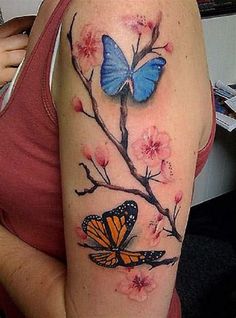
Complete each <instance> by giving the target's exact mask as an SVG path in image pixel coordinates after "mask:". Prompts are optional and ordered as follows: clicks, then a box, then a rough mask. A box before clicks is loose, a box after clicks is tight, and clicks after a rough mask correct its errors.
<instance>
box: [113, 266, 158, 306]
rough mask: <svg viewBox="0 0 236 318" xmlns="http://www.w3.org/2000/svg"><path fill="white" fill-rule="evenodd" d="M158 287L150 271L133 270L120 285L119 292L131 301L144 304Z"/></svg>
mask: <svg viewBox="0 0 236 318" xmlns="http://www.w3.org/2000/svg"><path fill="white" fill-rule="evenodd" d="M156 287H157V285H156V282H155V281H154V278H153V275H152V274H151V273H150V271H148V270H144V269H143V270H137V269H134V270H131V271H130V272H129V273H127V274H126V276H125V279H123V280H122V281H121V282H120V284H119V285H118V288H117V291H118V292H120V293H122V294H125V295H127V296H128V298H129V299H132V300H135V301H138V302H142V301H144V300H146V299H147V298H148V294H149V293H150V292H152V291H153V290H154V289H155V288H156Z"/></svg>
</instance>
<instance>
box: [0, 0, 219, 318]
mask: <svg viewBox="0 0 236 318" xmlns="http://www.w3.org/2000/svg"><path fill="white" fill-rule="evenodd" d="M69 2H70V0H61V1H59V4H58V5H57V7H56V8H55V10H54V12H53V14H52V15H51V17H50V19H49V21H48V23H47V25H46V27H45V29H44V31H43V32H42V34H41V36H40V38H39V40H38V41H37V43H36V45H35V47H34V49H33V51H32V53H31V55H30V56H29V57H28V60H27V62H26V64H25V66H24V68H23V70H22V72H21V74H20V76H19V78H18V81H17V83H16V86H15V89H14V92H13V94H12V96H11V98H10V100H9V102H8V104H7V107H6V108H5V109H4V110H3V111H2V113H1V114H0V136H1V138H0V167H1V173H0V223H1V224H2V225H3V226H5V227H6V228H7V229H8V230H9V231H10V232H12V233H13V234H15V235H16V236H18V237H19V238H20V239H22V240H23V241H25V242H27V243H28V244H30V245H32V246H34V247H35V248H37V249H39V250H41V251H43V252H45V253H47V254H49V255H51V256H53V257H56V258H58V259H60V260H62V261H65V247H64V234H63V217H62V216H63V214H62V194H61V185H60V160H59V142H58V141H59V138H58V123H57V115H56V111H55V108H54V106H53V102H52V97H51V93H50V88H49V73H50V65H51V58H52V54H53V49H54V43H55V39H56V35H57V32H58V29H59V26H60V24H61V20H62V17H63V14H64V11H65V9H66V8H67V6H68V4H69ZM214 131H215V121H214V123H213V128H212V133H211V136H210V139H209V142H208V144H207V145H206V147H205V148H204V149H203V150H202V151H201V152H200V153H199V157H198V163H197V167H196V172H197V173H199V172H200V169H201V168H202V167H203V165H204V164H205V162H206V159H207V156H208V154H209V151H210V148H211V146H212V143H213V139H214ZM0 309H2V310H4V311H5V312H6V316H7V318H21V317H22V316H21V314H20V313H19V312H18V311H17V309H16V307H15V306H14V305H13V304H12V302H11V301H10V299H9V297H8V296H7V295H6V293H5V292H4V290H3V288H1V286H0ZM179 317H181V313H180V302H179V299H178V296H177V294H176V292H174V296H173V298H172V302H171V307H170V313H169V318H179Z"/></svg>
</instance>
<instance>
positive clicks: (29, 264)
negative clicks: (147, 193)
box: [0, 226, 66, 318]
mask: <svg viewBox="0 0 236 318" xmlns="http://www.w3.org/2000/svg"><path fill="white" fill-rule="evenodd" d="M64 282H65V266H64V265H63V264H62V263H60V262H59V261H57V260H55V259H54V258H52V257H49V256H47V255H46V254H44V253H41V252H40V251H38V250H36V249H35V248H33V247H31V246H29V245H27V244H26V243H24V242H23V241H21V240H19V239H18V238H17V237H15V236H14V235H12V234H11V233H9V232H8V231H7V230H6V229H5V228H3V227H2V226H0V283H1V284H2V285H3V286H4V288H5V289H6V291H7V292H8V293H9V295H10V296H11V297H12V299H13V301H14V302H15V303H16V305H17V306H18V307H19V308H20V310H21V311H22V313H24V315H25V316H26V317H28V318H45V317H47V318H65V317H66V313H65V302H64Z"/></svg>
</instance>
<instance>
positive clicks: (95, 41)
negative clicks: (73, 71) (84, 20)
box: [73, 24, 102, 73]
mask: <svg viewBox="0 0 236 318" xmlns="http://www.w3.org/2000/svg"><path fill="white" fill-rule="evenodd" d="M101 37H102V33H101V32H100V31H98V30H97V29H96V27H94V26H93V25H91V24H86V25H85V26H84V27H83V29H82V31H81V33H80V37H79V40H78V41H77V42H75V44H74V45H73V54H74V56H75V57H76V58H77V59H78V60H79V65H80V67H81V69H82V71H83V72H84V73H86V72H88V71H89V70H90V69H91V68H93V67H95V66H98V65H100V64H101V62H102V41H101Z"/></svg>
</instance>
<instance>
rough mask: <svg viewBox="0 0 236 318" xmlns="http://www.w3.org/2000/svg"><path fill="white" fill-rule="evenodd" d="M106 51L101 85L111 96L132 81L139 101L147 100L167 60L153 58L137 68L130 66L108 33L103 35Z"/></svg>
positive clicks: (131, 87) (135, 97)
mask: <svg viewBox="0 0 236 318" xmlns="http://www.w3.org/2000/svg"><path fill="white" fill-rule="evenodd" d="M102 42H103V47H104V53H103V63H102V67H101V87H102V89H103V91H104V92H105V93H106V94H107V95H109V96H116V95H118V94H119V93H120V92H121V91H122V89H123V87H124V86H125V84H126V83H131V86H130V85H129V86H130V90H131V93H132V96H133V98H134V100H135V101H137V102H144V101H146V100H147V99H148V98H149V97H151V95H152V94H153V92H154V91H155V89H156V86H157V83H158V80H159V78H160V76H161V73H162V70H163V67H164V66H165V64H166V60H165V59H164V58H162V57H158V58H153V59H151V60H149V61H148V62H146V63H145V64H144V65H142V66H140V68H138V69H137V70H135V69H134V68H133V67H130V66H129V64H128V62H127V59H126V57H125V55H124V53H123V52H122V50H121V49H120V47H119V46H118V45H117V43H116V42H115V41H114V40H113V39H112V38H111V37H109V36H108V35H103V37H102Z"/></svg>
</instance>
